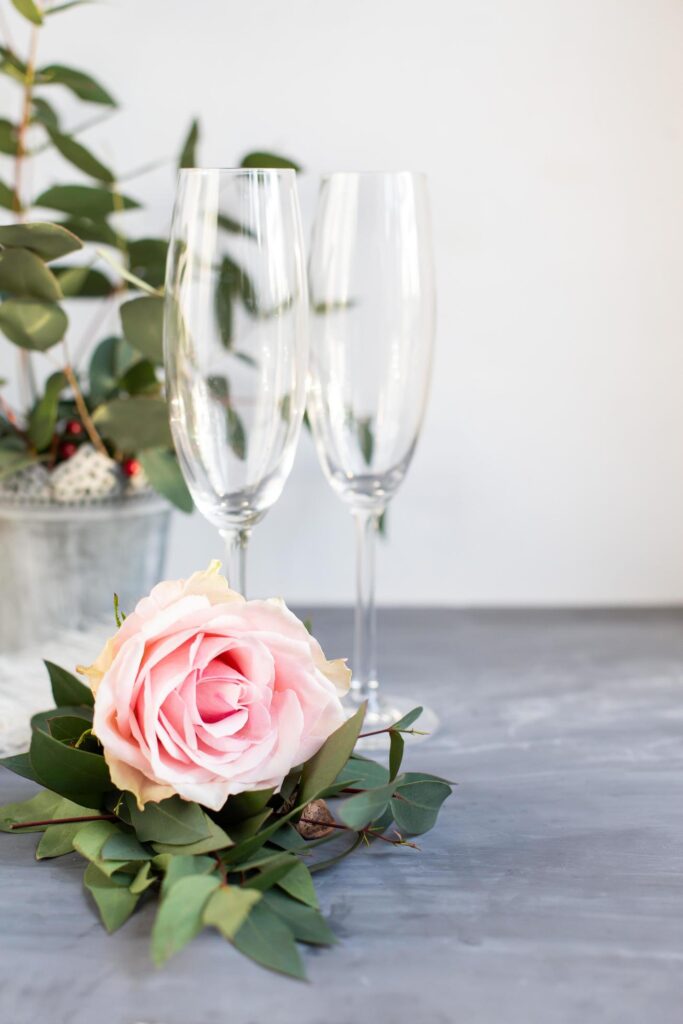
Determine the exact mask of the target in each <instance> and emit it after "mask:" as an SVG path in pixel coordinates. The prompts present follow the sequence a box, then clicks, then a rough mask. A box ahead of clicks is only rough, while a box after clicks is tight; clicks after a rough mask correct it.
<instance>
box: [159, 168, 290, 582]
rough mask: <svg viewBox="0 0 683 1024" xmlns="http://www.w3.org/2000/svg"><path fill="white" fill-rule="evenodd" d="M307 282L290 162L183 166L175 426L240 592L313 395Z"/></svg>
mask: <svg viewBox="0 0 683 1024" xmlns="http://www.w3.org/2000/svg"><path fill="white" fill-rule="evenodd" d="M307 360H308V291H307V282H306V268H305V257H304V245H303V235H302V229H301V216H300V212H299V201H298V196H297V189H296V177H295V172H294V171H292V170H270V169H269V170H259V169H238V170H223V169H187V170H181V171H180V172H179V177H178V188H177V194H176V202H175V207H174V212H173V224H172V229H171V239H170V244H169V251H168V261H167V267H166V300H165V309H164V362H165V367H166V387H167V393H168V400H169V415H170V422H171V431H172V434H173V439H174V442H175V446H176V451H177V453H178V460H179V462H180V467H181V469H182V473H183V476H184V477H185V481H186V482H187V485H188V487H189V489H190V493H191V494H192V497H193V499H194V502H195V504H196V506H197V508H198V509H199V511H200V512H201V513H202V515H203V516H204V517H205V518H206V519H208V520H209V522H210V523H213V524H214V525H215V526H216V527H217V528H218V531H219V532H220V534H221V536H222V537H223V539H224V541H225V544H226V549H227V568H228V579H229V581H230V585H231V586H232V587H234V588H235V589H236V590H239V591H240V593H242V594H244V593H245V582H246V581H245V559H246V547H247V541H248V538H249V535H250V533H251V530H252V528H253V527H254V526H255V524H256V523H258V522H259V520H260V519H262V518H263V516H264V515H265V513H266V512H267V511H268V509H269V508H270V507H271V506H272V505H273V504H274V502H276V501H277V499H278V498H279V497H280V494H281V493H282V489H283V487H284V484H285V481H286V480H287V477H288V476H289V472H290V470H291V468H292V462H293V460H294V453H295V449H296V444H297V440H298V437H299V430H300V427H301V420H302V417H303V413H304V407H305V401H306V372H307Z"/></svg>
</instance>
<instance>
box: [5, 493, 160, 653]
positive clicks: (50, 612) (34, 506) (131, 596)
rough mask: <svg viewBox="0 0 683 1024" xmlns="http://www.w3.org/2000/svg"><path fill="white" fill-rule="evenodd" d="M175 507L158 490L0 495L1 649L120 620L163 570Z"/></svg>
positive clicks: (6, 650)
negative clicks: (52, 497)
mask: <svg viewBox="0 0 683 1024" xmlns="http://www.w3.org/2000/svg"><path fill="white" fill-rule="evenodd" d="M169 516H170V509H169V506H168V503H167V502H165V501H164V500H163V499H162V498H159V497H157V496H156V495H149V494H145V495H137V496H133V497H125V498H117V499H108V500H100V501H97V500H93V501H89V502H87V503H78V504H69V505H57V504H56V503H52V502H49V503H44V502H43V503H41V502H31V501H27V500H26V499H23V500H22V499H16V500H15V499H12V498H5V497H4V496H3V498H2V500H0V574H1V575H0V653H6V652H8V651H16V650H20V649H22V648H26V647H29V646H30V647H34V646H35V645H36V643H41V642H42V641H44V640H46V639H49V638H52V637H54V636H56V635H58V634H59V633H60V632H61V631H63V630H67V629H68V630H74V629H88V628H90V627H92V626H94V625H96V624H97V623H100V622H103V621H104V620H105V619H107V618H108V619H109V621H111V622H112V624H113V611H112V602H113V595H114V594H115V593H116V594H118V595H119V599H120V602H121V607H122V608H123V609H124V610H126V611H130V610H131V609H132V608H133V606H134V605H135V603H136V601H137V600H138V599H139V598H140V597H142V596H144V595H145V594H147V593H149V591H150V590H151V588H152V587H153V586H154V584H155V583H157V582H158V581H159V580H160V579H162V578H163V570H164V562H165V559H166V546H167V538H168V524H169Z"/></svg>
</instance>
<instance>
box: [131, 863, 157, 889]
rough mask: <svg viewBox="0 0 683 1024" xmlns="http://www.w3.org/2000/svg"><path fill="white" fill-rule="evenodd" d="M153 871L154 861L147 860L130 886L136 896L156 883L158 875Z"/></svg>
mask: <svg viewBox="0 0 683 1024" xmlns="http://www.w3.org/2000/svg"><path fill="white" fill-rule="evenodd" d="M151 871H152V862H151V861H146V862H145V863H144V864H143V865H142V867H141V868H140V870H139V871H138V873H137V874H136V876H135V878H134V879H133V881H132V882H131V884H130V885H129V887H128V888H129V889H130V891H131V892H132V893H133V895H134V896H138V895H140V894H141V893H143V892H144V891H145V889H149V887H150V885H154V883H155V882H156V876H155V875H152V874H151Z"/></svg>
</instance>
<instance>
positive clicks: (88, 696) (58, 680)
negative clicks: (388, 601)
mask: <svg viewBox="0 0 683 1024" xmlns="http://www.w3.org/2000/svg"><path fill="white" fill-rule="evenodd" d="M43 664H44V665H45V668H46V669H47V672H48V675H49V677H50V685H51V687H52V696H53V697H54V701H55V704H56V705H57V707H58V708H59V707H63V706H66V707H78V706H79V704H83V705H85V706H86V707H90V708H91V707H93V706H94V704H95V698H94V696H93V693H92V690H91V689H90V687H88V686H85V685H84V684H83V683H82V682H81V681H80V680H79V679H76V676H74V675H72V674H71V672H67V671H66V669H64V668H60V666H59V665H55V664H54V663H53V662H51V661H45V662H43Z"/></svg>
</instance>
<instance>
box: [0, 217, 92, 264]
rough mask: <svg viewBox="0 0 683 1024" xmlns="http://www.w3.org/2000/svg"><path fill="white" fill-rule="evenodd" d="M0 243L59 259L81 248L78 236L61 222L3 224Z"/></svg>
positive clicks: (0, 230)
mask: <svg viewBox="0 0 683 1024" xmlns="http://www.w3.org/2000/svg"><path fill="white" fill-rule="evenodd" d="M0 245H1V246H3V247H9V248H11V249H30V250H31V252H34V253H35V254H36V255H37V256H40V258H41V259H43V260H46V261H47V262H48V263H49V262H50V260H56V259H59V257H60V256H67V255H68V254H69V253H70V252H76V250H77V249H82V248H83V245H82V243H81V241H80V239H79V238H77V237H76V235H74V233H73V232H72V231H69V230H68V229H67V228H65V227H64V226H63V225H62V224H46V223H43V222H42V221H37V222H35V223H33V224H5V225H3V226H2V227H0Z"/></svg>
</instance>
